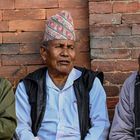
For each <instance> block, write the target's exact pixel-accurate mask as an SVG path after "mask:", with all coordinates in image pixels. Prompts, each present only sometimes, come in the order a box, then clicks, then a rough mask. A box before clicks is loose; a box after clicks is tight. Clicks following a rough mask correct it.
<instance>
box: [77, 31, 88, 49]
mask: <svg viewBox="0 0 140 140" xmlns="http://www.w3.org/2000/svg"><path fill="white" fill-rule="evenodd" d="M88 34H89V31H88V30H76V40H77V42H76V48H77V49H78V50H79V51H80V52H88V51H89V37H88Z"/></svg>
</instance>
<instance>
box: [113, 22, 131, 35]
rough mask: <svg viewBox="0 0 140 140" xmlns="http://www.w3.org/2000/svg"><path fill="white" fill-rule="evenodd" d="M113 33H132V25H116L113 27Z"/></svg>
mask: <svg viewBox="0 0 140 140" xmlns="http://www.w3.org/2000/svg"><path fill="white" fill-rule="evenodd" d="M112 32H113V33H112V34H113V35H115V36H116V35H117V36H118V35H131V32H132V30H131V26H129V25H123V24H121V25H116V26H113V29H112Z"/></svg>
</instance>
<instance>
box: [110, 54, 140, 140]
mask: <svg viewBox="0 0 140 140" xmlns="http://www.w3.org/2000/svg"><path fill="white" fill-rule="evenodd" d="M138 63H139V70H138V71H135V72H133V73H132V74H131V75H130V76H129V77H128V78H127V79H126V80H125V82H124V84H123V86H122V89H121V93H120V98H119V102H118V104H117V105H116V109H115V116H114V119H113V123H112V127H111V131H110V136H109V137H110V140H134V139H136V140H140V55H139V58H138Z"/></svg>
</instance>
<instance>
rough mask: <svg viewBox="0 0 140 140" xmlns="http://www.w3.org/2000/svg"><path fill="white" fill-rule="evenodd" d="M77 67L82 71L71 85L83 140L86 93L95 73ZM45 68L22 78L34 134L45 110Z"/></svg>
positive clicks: (86, 128) (85, 117) (85, 123)
mask: <svg viewBox="0 0 140 140" xmlns="http://www.w3.org/2000/svg"><path fill="white" fill-rule="evenodd" d="M77 69H78V70H80V71H81V72H82V75H81V76H80V77H79V78H78V79H77V80H75V81H74V85H73V86H74V91H75V95H76V99H77V104H78V115H79V125H80V132H81V139H82V140H83V139H84V137H85V136H86V134H87V132H88V129H89V128H90V120H89V94H88V93H89V91H90V89H91V88H92V85H93V81H94V78H95V76H96V74H97V73H94V72H93V71H90V70H87V69H84V68H77ZM46 70H47V68H46V67H45V68H41V69H39V70H37V71H35V72H33V73H31V74H29V75H27V77H25V78H24V79H23V82H24V85H25V88H26V93H27V94H28V96H29V103H30V105H31V118H32V122H33V125H32V131H33V134H34V135H35V136H37V132H38V130H39V128H40V125H41V122H42V119H43V117H44V112H45V106H46V96H47V93H46V90H45V89H46V87H45V86H46V84H45V81H46V79H45V78H46ZM100 76H101V77H102V78H103V73H101V75H100Z"/></svg>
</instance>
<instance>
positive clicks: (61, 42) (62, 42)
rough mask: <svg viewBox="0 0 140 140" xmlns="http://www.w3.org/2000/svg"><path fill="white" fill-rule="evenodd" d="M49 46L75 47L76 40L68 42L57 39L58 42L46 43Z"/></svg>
mask: <svg viewBox="0 0 140 140" xmlns="http://www.w3.org/2000/svg"><path fill="white" fill-rule="evenodd" d="M46 43H47V45H48V46H52V45H58V44H61V45H74V44H75V41H74V40H66V39H56V40H49V41H47V42H46Z"/></svg>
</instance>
